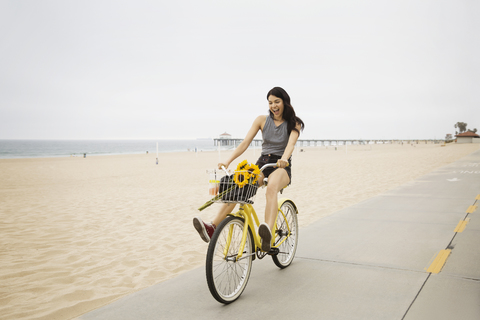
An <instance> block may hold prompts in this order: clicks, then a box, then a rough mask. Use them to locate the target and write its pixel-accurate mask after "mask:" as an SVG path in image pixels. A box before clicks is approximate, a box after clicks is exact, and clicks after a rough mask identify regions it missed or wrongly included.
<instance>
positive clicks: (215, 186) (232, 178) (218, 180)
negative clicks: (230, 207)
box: [207, 170, 258, 204]
mask: <svg viewBox="0 0 480 320" xmlns="http://www.w3.org/2000/svg"><path fill="white" fill-rule="evenodd" d="M207 173H208V174H209V175H210V179H209V194H210V195H212V196H215V197H214V198H213V199H212V201H213V202H224V203H225V202H227V203H242V204H246V203H248V204H253V202H254V201H255V195H256V194H257V190H258V183H257V182H256V180H257V179H256V178H257V176H258V175H255V174H252V173H251V172H249V171H235V172H234V173H233V174H231V175H227V174H226V173H225V171H223V170H211V171H207Z"/></svg>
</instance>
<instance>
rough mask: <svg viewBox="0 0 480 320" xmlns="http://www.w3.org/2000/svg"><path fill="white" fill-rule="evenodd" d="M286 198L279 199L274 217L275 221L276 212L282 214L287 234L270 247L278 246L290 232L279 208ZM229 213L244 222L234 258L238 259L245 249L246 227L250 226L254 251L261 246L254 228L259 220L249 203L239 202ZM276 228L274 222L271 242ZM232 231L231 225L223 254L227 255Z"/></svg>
mask: <svg viewBox="0 0 480 320" xmlns="http://www.w3.org/2000/svg"><path fill="white" fill-rule="evenodd" d="M286 200H288V199H281V200H280V201H279V202H278V212H277V216H276V217H275V221H277V217H278V214H279V213H281V214H282V215H283V218H284V221H285V223H286V225H287V229H288V234H287V235H286V237H284V238H283V239H282V240H281V241H280V242H279V243H277V244H276V245H273V244H272V246H271V247H272V248H278V247H279V246H280V245H281V244H282V243H283V242H284V241H285V240H286V239H287V238H288V237H289V236H290V234H291V231H290V226H289V225H288V221H287V219H286V217H285V214H284V213H283V211H282V210H280V207H281V205H282V204H283V203H284V202H285V201H286ZM229 215H230V216H234V217H240V218H243V219H244V221H245V224H244V227H243V235H242V242H241V244H240V248H239V250H238V254H237V258H236V260H237V261H238V260H240V259H241V258H242V255H243V252H244V249H245V243H246V241H247V237H248V228H250V230H252V233H253V240H254V243H255V250H254V251H255V252H256V251H257V248H260V247H261V242H260V241H261V239H260V236H259V235H258V234H257V232H256V228H255V224H256V225H257V226H259V225H260V221H259V220H258V216H257V213H256V212H255V209H254V208H253V206H252V205H251V204H241V205H240V208H239V209H238V211H237V212H235V213H230V214H229ZM254 223H255V224H254ZM276 229H277V224H276V223H275V225H274V227H273V230H272V242H274V241H275V234H276V231H277V230H276ZM232 231H233V226H231V228H230V230H229V234H228V239H227V243H226V246H225V249H224V252H223V253H224V255H225V256H227V253H228V249H229V247H230V241H231V239H232Z"/></svg>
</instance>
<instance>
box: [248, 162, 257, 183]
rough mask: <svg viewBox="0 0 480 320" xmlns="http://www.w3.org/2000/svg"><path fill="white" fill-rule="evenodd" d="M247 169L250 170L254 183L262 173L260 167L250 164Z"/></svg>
mask: <svg viewBox="0 0 480 320" xmlns="http://www.w3.org/2000/svg"><path fill="white" fill-rule="evenodd" d="M247 171H248V172H250V178H251V179H250V180H251V181H250V182H251V183H252V184H254V183H255V182H257V180H258V175H259V174H260V169H259V168H258V166H257V165H256V164H249V166H248V169H247Z"/></svg>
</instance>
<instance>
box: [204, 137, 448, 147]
mask: <svg viewBox="0 0 480 320" xmlns="http://www.w3.org/2000/svg"><path fill="white" fill-rule="evenodd" d="M213 141H214V145H215V146H231V147H236V146H238V145H239V144H240V143H241V142H242V141H243V139H213ZM444 142H445V140H439V139H403V140H402V139H399V140H394V139H388V140H385V139H353V140H345V139H298V140H297V144H296V146H297V147H319V146H343V145H368V144H428V143H431V144H439V143H444ZM250 146H252V147H253V146H255V147H258V146H262V140H261V139H254V140H253V141H252V143H251V144H250Z"/></svg>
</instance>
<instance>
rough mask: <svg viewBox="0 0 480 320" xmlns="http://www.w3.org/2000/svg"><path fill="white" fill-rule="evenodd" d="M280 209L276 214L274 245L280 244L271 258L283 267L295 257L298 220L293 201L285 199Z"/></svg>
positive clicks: (278, 265)
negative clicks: (276, 252)
mask: <svg viewBox="0 0 480 320" xmlns="http://www.w3.org/2000/svg"><path fill="white" fill-rule="evenodd" d="M280 210H281V211H279V212H278V215H277V221H276V224H277V228H276V232H275V243H274V245H275V246H277V245H278V244H279V243H281V244H280V245H279V246H278V251H279V252H278V254H276V255H273V256H272V259H273V262H274V263H275V264H276V265H277V267H279V268H281V269H283V268H286V267H288V266H289V265H290V264H291V263H292V261H293V258H295V252H296V251H297V242H298V220H297V208H296V207H295V205H294V204H293V202H291V201H285V202H284V203H283V204H282V206H281V207H280ZM282 212H283V214H282ZM282 241H283V242H282Z"/></svg>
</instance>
